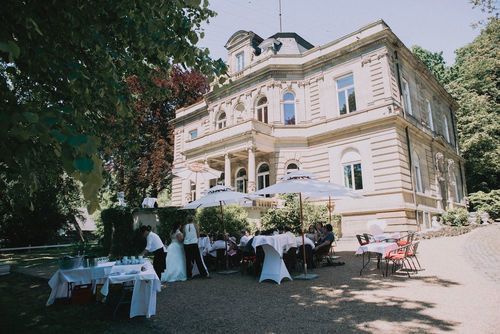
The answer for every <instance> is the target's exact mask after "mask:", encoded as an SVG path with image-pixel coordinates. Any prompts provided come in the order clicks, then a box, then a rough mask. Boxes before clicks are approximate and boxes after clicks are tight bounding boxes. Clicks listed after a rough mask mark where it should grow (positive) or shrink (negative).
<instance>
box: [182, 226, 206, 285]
mask: <svg viewBox="0 0 500 334" xmlns="http://www.w3.org/2000/svg"><path fill="white" fill-rule="evenodd" d="M198 237H199V232H198V226H197V225H196V224H195V223H194V221H193V218H191V217H189V218H188V222H187V224H186V225H184V253H185V254H186V275H187V278H188V279H191V278H192V277H193V262H196V266H197V267H198V270H199V272H200V276H201V277H203V278H205V277H208V273H207V271H206V270H205V265H204V264H203V261H202V260H201V256H200V249H199V248H198Z"/></svg>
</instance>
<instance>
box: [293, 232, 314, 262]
mask: <svg viewBox="0 0 500 334" xmlns="http://www.w3.org/2000/svg"><path fill="white" fill-rule="evenodd" d="M295 240H296V241H297V250H298V258H299V259H300V260H303V259H304V255H303V254H302V251H303V248H302V236H298V237H296V238H295ZM304 242H305V244H306V246H305V247H304V248H305V249H306V263H307V267H308V268H314V267H315V266H314V261H313V249H314V247H315V245H314V242H313V241H312V240H311V239H309V238H308V237H306V236H305V235H304Z"/></svg>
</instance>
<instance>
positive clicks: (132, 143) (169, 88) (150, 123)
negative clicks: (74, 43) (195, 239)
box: [104, 66, 208, 206]
mask: <svg viewBox="0 0 500 334" xmlns="http://www.w3.org/2000/svg"><path fill="white" fill-rule="evenodd" d="M151 80H152V81H153V83H154V84H155V86H156V90H157V91H158V94H157V95H153V94H151V91H150V90H148V91H145V89H144V88H143V87H144V86H145V85H144V84H143V83H142V82H140V81H139V78H137V77H136V76H133V77H129V78H128V79H127V83H128V86H129V89H130V91H131V93H132V95H133V100H132V103H133V105H134V106H133V108H134V112H133V122H132V123H131V124H125V125H126V128H123V129H115V130H113V131H110V132H109V134H110V137H109V138H107V140H106V142H107V143H109V144H107V145H106V147H107V148H108V149H109V148H111V149H110V150H107V151H109V152H108V154H104V156H105V159H106V161H107V162H108V164H107V166H108V167H109V168H107V169H108V170H110V171H111V172H112V173H113V174H114V175H115V176H116V177H115V178H114V181H115V185H114V188H116V189H115V190H123V191H125V194H126V199H127V202H128V203H129V204H130V205H132V206H138V205H140V203H141V201H142V199H143V198H144V197H146V196H151V197H157V196H158V193H159V192H160V191H162V190H164V189H168V187H169V186H170V181H171V178H172V175H171V167H172V162H173V161H172V160H173V146H174V143H173V141H174V134H173V126H172V125H171V124H170V121H171V120H172V119H173V118H175V110H176V109H178V108H180V107H184V106H186V105H190V104H192V103H194V102H197V101H198V100H200V99H201V98H202V97H203V95H204V94H205V93H206V92H207V91H208V82H207V78H206V77H204V76H203V75H201V74H200V73H199V72H196V71H193V70H185V71H183V70H182V69H181V68H180V67H179V66H174V67H172V68H171V69H170V70H169V71H158V72H157V74H156V76H155V77H154V78H152V79H151ZM156 99H158V100H156ZM116 126H117V127H120V126H122V124H116ZM117 133H120V134H123V138H121V139H120V140H116V139H117V138H116V134H117ZM125 157H126V158H125Z"/></svg>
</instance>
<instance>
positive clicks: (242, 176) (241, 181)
mask: <svg viewBox="0 0 500 334" xmlns="http://www.w3.org/2000/svg"><path fill="white" fill-rule="evenodd" d="M236 191H238V192H240V193H246V192H247V171H246V169H245V168H240V169H238V171H237V172H236Z"/></svg>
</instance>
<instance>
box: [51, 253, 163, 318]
mask: <svg viewBox="0 0 500 334" xmlns="http://www.w3.org/2000/svg"><path fill="white" fill-rule="evenodd" d="M143 267H144V269H145V270H144V271H141V268H143ZM125 282H132V283H133V284H134V289H133V292H132V301H131V305H130V317H131V318H132V317H135V316H139V315H143V316H146V317H147V318H149V317H150V316H152V315H154V314H155V313H156V293H158V292H159V291H160V290H161V282H160V279H159V278H158V276H157V275H156V272H155V271H154V268H153V265H152V264H151V263H150V262H149V261H147V260H146V262H145V263H143V264H132V265H118V266H117V265H115V262H106V263H103V264H100V265H98V266H96V267H88V268H75V269H68V270H61V269H59V270H58V271H56V272H55V274H54V275H53V276H52V278H51V279H50V280H49V286H50V288H51V289H52V291H51V293H50V296H49V299H48V300H47V306H48V305H52V304H53V303H54V301H55V299H56V298H60V297H69V291H70V284H89V283H92V284H93V285H94V291H95V285H96V284H97V283H102V284H103V287H102V288H101V294H102V295H104V296H107V295H108V293H109V285H110V284H122V283H125Z"/></svg>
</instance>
